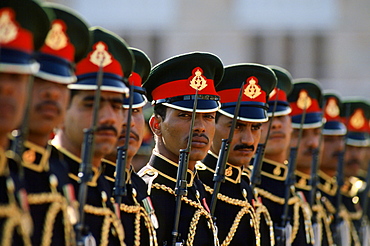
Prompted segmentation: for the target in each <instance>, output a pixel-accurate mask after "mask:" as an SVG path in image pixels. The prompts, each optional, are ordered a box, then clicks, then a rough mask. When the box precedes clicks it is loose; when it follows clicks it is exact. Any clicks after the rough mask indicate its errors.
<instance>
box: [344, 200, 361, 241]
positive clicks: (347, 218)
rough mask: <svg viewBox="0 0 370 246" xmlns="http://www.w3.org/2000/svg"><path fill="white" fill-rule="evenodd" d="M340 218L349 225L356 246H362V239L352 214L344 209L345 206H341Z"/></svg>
mask: <svg viewBox="0 0 370 246" xmlns="http://www.w3.org/2000/svg"><path fill="white" fill-rule="evenodd" d="M339 216H340V217H341V218H343V220H344V221H345V222H346V223H348V225H349V230H350V233H351V236H352V240H353V243H354V246H361V243H360V238H359V236H358V234H357V231H356V228H355V226H354V225H353V222H352V218H351V213H350V212H349V211H348V210H347V209H346V208H345V207H344V205H341V208H340V212H339ZM352 240H351V241H352ZM349 243H351V242H349Z"/></svg>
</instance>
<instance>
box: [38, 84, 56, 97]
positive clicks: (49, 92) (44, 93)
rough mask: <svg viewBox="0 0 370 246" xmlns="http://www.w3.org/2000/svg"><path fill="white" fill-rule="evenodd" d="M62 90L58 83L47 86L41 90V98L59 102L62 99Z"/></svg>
mask: <svg viewBox="0 0 370 246" xmlns="http://www.w3.org/2000/svg"><path fill="white" fill-rule="evenodd" d="M60 92H61V88H60V87H59V86H58V84H56V83H50V84H47V85H45V86H44V87H43V88H42V89H41V93H40V94H41V97H43V98H46V99H53V100H58V99H59V98H60Z"/></svg>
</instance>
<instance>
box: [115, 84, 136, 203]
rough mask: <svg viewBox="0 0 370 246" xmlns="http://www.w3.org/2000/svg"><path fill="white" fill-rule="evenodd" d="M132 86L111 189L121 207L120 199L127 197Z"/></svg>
mask: <svg viewBox="0 0 370 246" xmlns="http://www.w3.org/2000/svg"><path fill="white" fill-rule="evenodd" d="M133 88H134V86H133V85H130V101H129V109H128V116H127V117H128V118H127V124H126V135H125V136H126V138H125V144H124V145H123V146H119V147H117V160H116V180H115V183H114V188H113V196H114V198H115V200H116V203H117V204H118V207H119V206H120V205H121V202H122V197H124V196H127V189H126V162H127V158H126V154H127V149H128V146H129V142H130V131H131V116H132V104H133V101H134V95H133V92H134V91H133Z"/></svg>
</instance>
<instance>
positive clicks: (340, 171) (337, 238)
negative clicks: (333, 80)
mask: <svg viewBox="0 0 370 246" xmlns="http://www.w3.org/2000/svg"><path fill="white" fill-rule="evenodd" d="M345 106H346V107H345V108H344V112H345V121H346V126H348V122H349V115H350V109H351V108H350V106H351V105H350V104H345ZM347 138H348V130H347V132H346V135H345V137H344V148H343V151H341V152H340V153H339V155H338V168H337V176H336V179H337V191H336V193H335V204H334V205H335V215H334V223H335V229H334V232H333V240H334V243H335V244H336V245H337V246H342V245H343V243H342V240H341V232H340V225H341V222H342V219H341V218H340V215H339V214H340V207H341V205H342V193H341V188H342V186H343V185H344V154H345V153H346V149H347V144H346V143H347Z"/></svg>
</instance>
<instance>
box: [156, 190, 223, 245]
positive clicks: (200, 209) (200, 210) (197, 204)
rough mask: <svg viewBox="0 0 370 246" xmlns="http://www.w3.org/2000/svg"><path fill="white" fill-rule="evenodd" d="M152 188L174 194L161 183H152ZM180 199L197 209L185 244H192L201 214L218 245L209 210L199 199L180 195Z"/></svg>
mask: <svg viewBox="0 0 370 246" xmlns="http://www.w3.org/2000/svg"><path fill="white" fill-rule="evenodd" d="M152 188H156V189H158V190H163V191H166V192H168V193H170V194H171V195H175V191H174V190H173V189H172V188H170V187H168V186H165V185H163V184H162V185H161V184H158V183H155V184H152ZM181 201H183V202H185V203H187V204H189V205H190V206H192V207H195V208H197V209H198V210H197V211H195V213H194V216H193V218H192V220H191V223H190V227H189V233H188V239H187V244H186V245H193V241H194V237H195V233H196V230H197V224H198V222H199V219H200V216H201V215H203V216H204V217H205V218H206V220H208V226H209V227H210V229H211V230H212V231H213V236H214V239H215V240H216V241H215V243H216V245H218V239H217V237H216V228H215V226H214V224H213V220H212V217H211V215H210V214H209V212H208V211H207V210H205V209H204V207H203V206H202V205H201V204H200V202H199V201H198V202H195V201H193V200H190V199H189V198H187V197H185V196H183V197H181Z"/></svg>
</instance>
